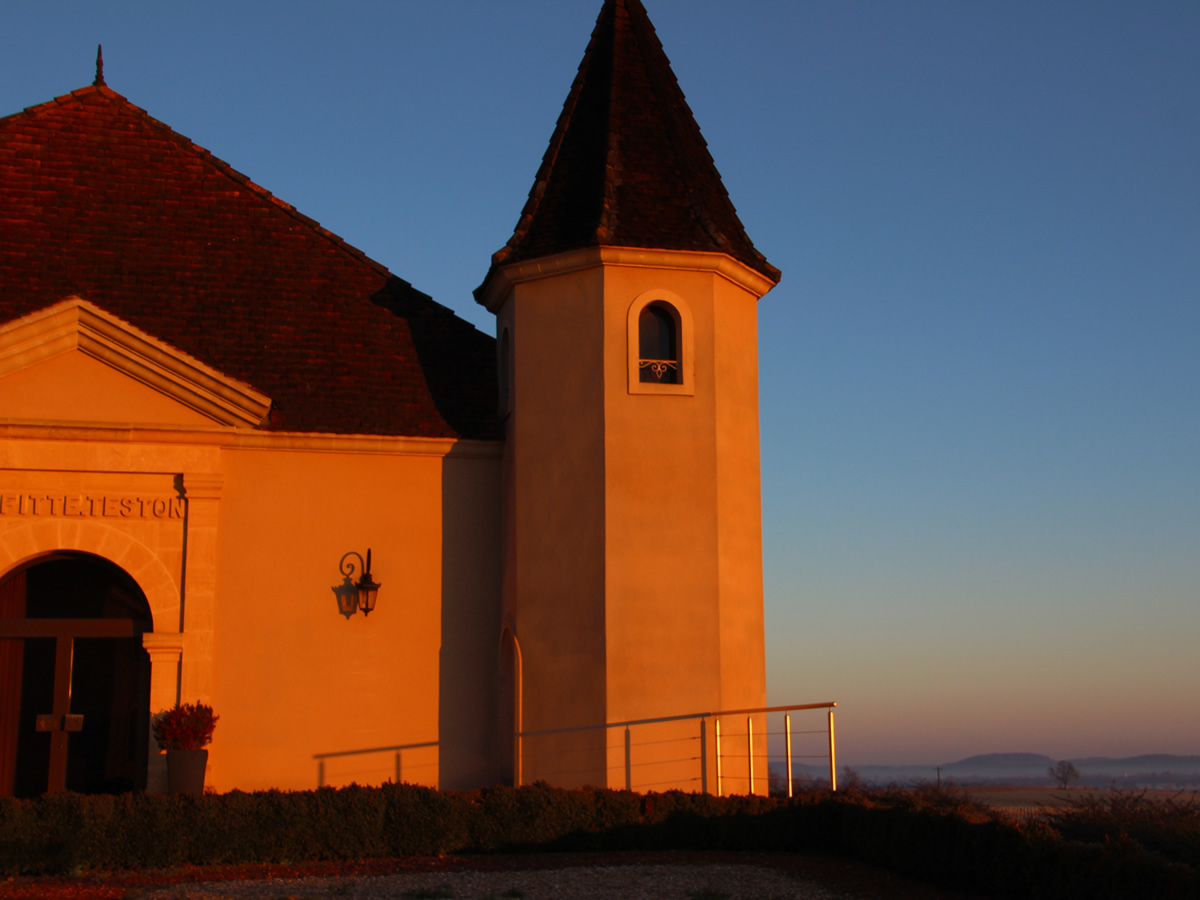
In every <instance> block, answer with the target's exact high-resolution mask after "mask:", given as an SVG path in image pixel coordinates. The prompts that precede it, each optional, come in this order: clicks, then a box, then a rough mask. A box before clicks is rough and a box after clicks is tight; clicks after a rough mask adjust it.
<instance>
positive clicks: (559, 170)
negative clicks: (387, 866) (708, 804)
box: [476, 0, 779, 793]
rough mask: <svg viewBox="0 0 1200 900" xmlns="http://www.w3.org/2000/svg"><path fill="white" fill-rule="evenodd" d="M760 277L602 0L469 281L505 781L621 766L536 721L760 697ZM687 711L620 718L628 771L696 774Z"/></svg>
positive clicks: (552, 778)
mask: <svg viewBox="0 0 1200 900" xmlns="http://www.w3.org/2000/svg"><path fill="white" fill-rule="evenodd" d="M778 280H779V272H778V270H777V269H775V268H774V267H773V266H771V265H770V264H769V263H768V262H767V261H766V259H764V258H763V256H762V254H760V253H759V252H758V251H757V250H756V249H755V248H754V245H753V244H752V243H751V241H750V239H749V238H748V237H747V235H746V233H745V230H744V229H743V227H742V224H741V222H740V221H739V220H738V216H737V213H736V211H735V209H734V207H733V204H732V203H731V202H730V200H729V197H728V195H727V194H726V192H725V188H724V186H723V185H722V183H721V178H720V175H719V174H718V172H717V170H716V167H715V165H714V163H713V160H712V157H711V156H710V154H709V152H708V148H707V146H706V144H705V142H704V139H703V137H701V134H700V129H699V127H698V126H697V124H696V122H695V119H694V118H693V116H692V113H691V110H690V109H689V108H688V105H687V102H686V101H685V99H684V95H683V92H682V91H681V90H680V88H679V85H678V83H677V82H676V80H675V76H674V74H673V72H672V71H671V67H670V63H669V62H668V60H667V57H666V55H665V53H664V52H663V48H662V45H661V44H660V42H659V40H658V37H657V35H656V34H655V31H654V27H653V25H652V24H651V23H650V20H649V19H648V18H647V15H646V11H645V9H644V8H643V7H642V4H641V2H640V0H605V3H604V6H603V9H602V10H601V12H600V16H599V19H598V21H597V24H596V28H595V31H594V32H593V34H592V37H591V41H590V43H589V44H588V48H587V51H586V53H585V55H584V58H583V62H582V63H581V64H580V67H579V73H578V75H577V77H576V79H575V82H574V84H573V85H572V87H571V91H570V94H569V95H568V97H567V100H566V104H565V105H564V107H563V111H562V115H561V116H560V117H559V120H558V123H557V126H556V128H555V130H554V134H553V137H552V138H551V140H550V146H549V148H548V150H547V151H546V155H545V157H544V159H543V161H542V165H541V168H540V169H539V171H538V173H537V178H536V181H535V182H534V185H533V189H532V190H531V191H530V194H529V200H528V202H527V204H526V206H525V209H524V210H523V212H522V214H521V218H520V221H519V222H518V224H517V227H516V230H515V232H514V234H513V236H512V238H511V239H510V240H509V242H508V244H507V245H506V246H505V247H504V248H503V249H501V250H500V251H498V252H497V253H496V254H495V255H494V256H493V258H492V266H491V269H490V271H489V272H488V275H487V278H486V279H485V280H484V282H483V284H482V285H481V286H480V287H479V289H478V290H477V291H476V298H477V300H478V301H479V302H480V303H482V304H483V305H484V306H486V307H487V308H488V309H489V310H491V311H492V312H493V313H495V314H496V317H497V339H498V347H499V365H500V378H501V383H502V387H501V405H502V410H501V412H502V415H503V417H504V422H505V440H506V444H505V457H504V473H505V474H504V494H505V501H504V504H505V513H504V516H505V520H504V542H505V546H504V575H503V588H502V594H503V617H504V633H503V635H502V636H501V650H502V656H503V658H504V660H505V661H504V663H503V666H502V669H503V671H502V683H504V682H507V683H506V684H505V689H506V690H507V691H508V692H509V694H510V696H511V699H512V703H511V705H510V704H508V703H505V704H504V713H503V715H504V716H507V719H506V720H505V721H504V722H503V724H502V726H501V730H502V732H507V734H512V733H513V732H514V731H520V732H523V733H524V734H525V735H526V736H525V737H524V738H523V739H522V740H521V741H520V742H519V743H517V742H514V744H513V746H514V749H513V751H512V752H513V753H514V755H517V754H519V756H518V758H517V759H514V760H513V762H514V769H513V770H514V772H519V773H520V774H519V777H520V779H521V780H522V781H523V782H525V783H529V782H532V781H535V780H538V779H542V780H546V781H548V782H550V783H552V784H559V785H564V786H572V785H584V784H590V785H598V786H611V787H624V786H625V784H626V767H625V762H624V761H625V754H626V750H625V747H624V741H623V732H624V729H623V728H622V729H611V730H609V731H607V732H606V731H604V730H583V731H572V732H559V733H556V734H549V735H546V734H530V733H531V732H540V731H548V730H558V729H567V728H576V727H581V726H592V725H598V724H603V723H613V722H625V721H629V720H639V719H650V718H659V717H668V716H681V715H686V714H691V713H700V712H709V711H718V710H730V709H745V708H750V707H761V706H763V705H765V702H766V676H765V667H764V652H763V598H762V534H761V502H760V478H759V437H758V430H759V429H758V350H757V344H758V335H757V312H756V305H757V302H758V299H759V298H760V297H761V296H762V295H763V294H765V293H766V292H767V291H768V290H770V289H771V288H772V287H773V286H774V285H775V284H776V283H777V282H778ZM699 729H700V723H699V721H698V720H685V721H682V722H674V723H666V724H662V725H655V726H639V727H638V728H637V729H635V730H634V731H633V732H632V737H631V750H630V753H631V754H632V757H633V767H634V772H635V774H634V776H633V778H632V786H633V787H634V788H635V789H642V790H649V789H654V790H665V789H667V788H671V787H678V788H682V789H684V790H698V789H700V787H701V783H702V782H701V774H700V768H699V765H700V764H699V762H698V760H699V759H700V758H701V757H702V756H704V757H706V758H707V760H708V765H709V767H710V769H711V767H712V765H713V763H712V760H713V755H712V751H711V748H710V749H708V750H707V751H706V752H704V753H702V752H701V751H700V748H699V746H698V741H699V734H700V731H699ZM745 730H746V729H745V717H743V718H742V731H743V732H744V731H745ZM707 740H709V741H711V740H712V736H711V730H710V731H709V733H708V737H707ZM760 743H761V746H760ZM502 744H504V745H505V746H508V742H507V740H506V739H505V740H502ZM517 746H519V748H520V749H519V750H517V749H516V747H517ZM741 746H742V748H743V749H742V750H741V754H742V757H743V759H744V758H745V754H746V750H745V746H746V745H745V744H744V743H743V744H742V745H741ZM765 754H766V745H765V741H760V742H759V743H756V744H755V748H754V754H753V755H754V756H755V757H757V758H760V759H761V761H762V762H761V765H762V766H763V767H762V768H761V769H760V772H763V773H765ZM759 784H760V789H761V786H762V785H765V778H763V779H762V780H761V782H760V783H759ZM710 785H711V778H710ZM746 788H747V785H746V782H745V778H744V776H742V781H741V782H740V785H739V783H738V781H737V780H736V779H732V778H730V777H729V776H727V778H726V788H725V790H726V792H739V793H742V792H745V790H746ZM711 789H712V788H711V786H710V790H711Z"/></svg>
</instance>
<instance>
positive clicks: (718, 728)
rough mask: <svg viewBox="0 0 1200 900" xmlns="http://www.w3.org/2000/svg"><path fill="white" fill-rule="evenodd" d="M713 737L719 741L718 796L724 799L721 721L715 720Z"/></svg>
mask: <svg viewBox="0 0 1200 900" xmlns="http://www.w3.org/2000/svg"><path fill="white" fill-rule="evenodd" d="M713 735H714V736H715V737H716V741H717V796H718V797H723V796H724V794H722V793H721V720H720V719H715V720H714V721H713Z"/></svg>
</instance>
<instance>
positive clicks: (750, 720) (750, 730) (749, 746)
mask: <svg viewBox="0 0 1200 900" xmlns="http://www.w3.org/2000/svg"><path fill="white" fill-rule="evenodd" d="M746 750H747V753H746V759H747V760H749V762H750V793H751V794H753V793H754V717H753V716H746Z"/></svg>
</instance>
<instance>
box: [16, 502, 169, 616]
mask: <svg viewBox="0 0 1200 900" xmlns="http://www.w3.org/2000/svg"><path fill="white" fill-rule="evenodd" d="M58 550H75V551H79V552H81V553H91V554H93V555H95V556H100V557H103V558H104V559H106V560H108V561H109V562H111V563H114V564H116V565H118V566H120V567H121V568H122V569H124V570H125V571H126V572H127V573H128V574H129V576H130V577H131V578H132V579H133V580H134V581H136V582H137V584H138V587H140V588H141V589H142V592H143V593H144V594H145V595H146V602H147V603H148V604H149V605H150V613H151V615H152V616H153V617H154V630H155V631H177V630H178V629H179V585H178V584H177V583H176V581H175V579H174V578H173V577H171V573H170V571H168V569H167V567H166V566H165V565H163V563H162V560H160V559H159V558H158V556H157V555H156V554H155V553H154V551H152V550H151V549H150V548H149V547H147V546H146V545H145V544H143V543H141V542H140V541H137V540H134V539H133V538H131V537H130V536H129V535H127V534H125V533H124V532H122V531H119V530H118V529H116V528H112V527H110V526H108V525H104V524H101V523H99V522H91V521H81V522H80V521H76V522H72V521H66V520H56V519H46V520H42V521H36V522H30V523H29V524H28V525H24V526H22V527H20V528H16V529H13V530H12V531H9V532H6V533H4V534H3V535H2V536H0V578H3V576H4V575H7V574H8V573H9V572H11V571H12V570H13V569H15V568H17V567H18V566H20V565H23V564H24V563H26V562H29V561H30V560H33V559H35V558H37V557H39V556H43V555H45V554H47V553H53V552H54V551H58Z"/></svg>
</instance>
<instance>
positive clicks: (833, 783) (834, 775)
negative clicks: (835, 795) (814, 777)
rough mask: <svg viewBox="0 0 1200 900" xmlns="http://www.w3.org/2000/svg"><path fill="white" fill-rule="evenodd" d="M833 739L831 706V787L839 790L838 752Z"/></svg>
mask: <svg viewBox="0 0 1200 900" xmlns="http://www.w3.org/2000/svg"><path fill="white" fill-rule="evenodd" d="M834 746H835V745H834V741H833V707H832V706H831V707H829V789H830V790H833V791H836V790H837V752H836V750H835V749H834Z"/></svg>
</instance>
